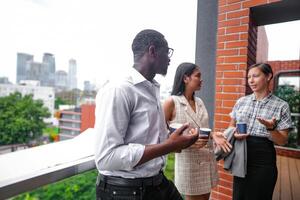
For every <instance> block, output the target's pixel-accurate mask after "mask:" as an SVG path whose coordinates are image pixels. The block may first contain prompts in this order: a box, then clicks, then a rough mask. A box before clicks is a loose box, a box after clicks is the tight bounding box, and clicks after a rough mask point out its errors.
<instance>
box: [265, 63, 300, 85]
mask: <svg viewBox="0 0 300 200" xmlns="http://www.w3.org/2000/svg"><path fill="white" fill-rule="evenodd" d="M268 63H269V64H270V65H271V67H272V69H273V73H274V77H275V76H276V75H277V74H278V73H280V72H283V71H289V70H300V61H299V60H285V61H268ZM273 83H274V82H272V83H271V86H270V89H271V90H273V87H274V85H273Z"/></svg>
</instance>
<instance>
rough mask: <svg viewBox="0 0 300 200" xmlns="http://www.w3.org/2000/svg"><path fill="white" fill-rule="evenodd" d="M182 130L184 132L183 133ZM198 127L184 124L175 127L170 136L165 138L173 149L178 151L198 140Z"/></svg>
mask: <svg viewBox="0 0 300 200" xmlns="http://www.w3.org/2000/svg"><path fill="white" fill-rule="evenodd" d="M183 132H186V133H184V134H183ZM198 137H199V134H198V129H194V128H191V129H189V124H184V125H183V126H182V127H180V128H178V129H176V130H175V131H174V132H173V133H172V134H171V135H170V137H169V138H168V139H167V140H166V142H167V143H170V144H172V147H173V148H174V150H173V151H175V152H180V151H181V150H182V149H185V148H187V147H189V146H191V145H192V144H194V143H195V142H196V141H197V140H198Z"/></svg>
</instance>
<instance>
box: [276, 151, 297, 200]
mask: <svg viewBox="0 0 300 200" xmlns="http://www.w3.org/2000/svg"><path fill="white" fill-rule="evenodd" d="M277 168H278V178H277V183H276V186H275V191H274V194H273V200H297V199H300V159H296V158H289V157H284V156H279V155H277Z"/></svg>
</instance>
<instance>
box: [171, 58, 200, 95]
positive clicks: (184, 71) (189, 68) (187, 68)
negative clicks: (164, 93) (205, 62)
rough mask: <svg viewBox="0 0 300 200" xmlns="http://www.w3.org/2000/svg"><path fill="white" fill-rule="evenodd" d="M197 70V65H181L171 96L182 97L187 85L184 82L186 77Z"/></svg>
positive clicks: (178, 68)
mask: <svg viewBox="0 0 300 200" xmlns="http://www.w3.org/2000/svg"><path fill="white" fill-rule="evenodd" d="M196 68H198V66H197V65H195V64H193V63H187V62H185V63H181V64H180V65H179V66H178V67H177V70H176V74H175V78H174V83H173V89H172V92H171V95H176V96H180V95H182V94H183V92H184V90H185V84H184V82H183V78H184V75H186V76H191V74H192V73H193V71H194V70H195V69H196Z"/></svg>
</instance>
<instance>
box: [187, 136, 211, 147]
mask: <svg viewBox="0 0 300 200" xmlns="http://www.w3.org/2000/svg"><path fill="white" fill-rule="evenodd" d="M207 142H208V138H198V140H197V141H196V142H195V143H194V144H193V145H192V146H190V147H189V148H191V149H200V148H203V147H205V145H206V144H207Z"/></svg>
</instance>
